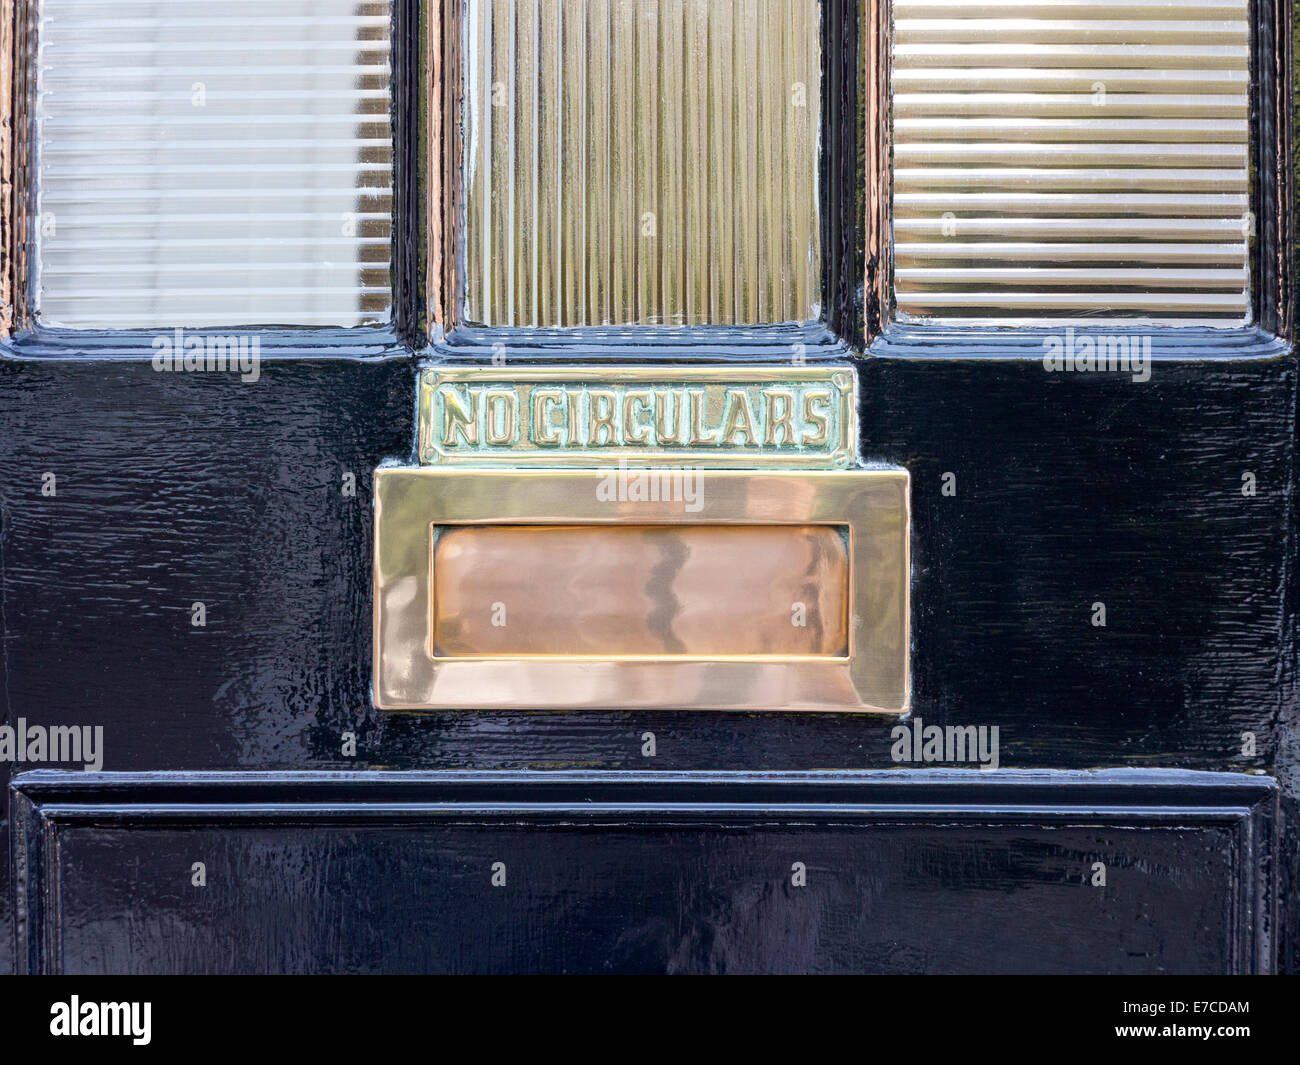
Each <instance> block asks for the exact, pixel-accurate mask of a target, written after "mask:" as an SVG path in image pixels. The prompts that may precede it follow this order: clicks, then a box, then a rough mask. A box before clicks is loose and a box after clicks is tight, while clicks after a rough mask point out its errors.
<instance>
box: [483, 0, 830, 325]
mask: <svg viewBox="0 0 1300 1065" xmlns="http://www.w3.org/2000/svg"><path fill="white" fill-rule="evenodd" d="M464 50H465V55H466V57H467V61H466V63H465V68H466V84H465V110H466V119H465V136H466V150H465V185H466V196H467V208H466V214H467V217H466V247H465V256H466V263H467V291H466V317H467V319H468V320H469V321H471V322H477V323H480V324H484V325H494V326H575V325H596V326H599V325H628V324H637V325H731V324H745V325H749V324H758V323H764V322H788V321H804V320H809V319H813V318H816V317H817V315H818V311H819V305H820V299H821V297H820V271H821V266H820V254H821V252H820V240H819V236H818V225H817V151H818V133H819V123H820V98H821V92H820V88H819V85H820V76H821V74H820V68H821V5H820V4H819V3H818V2H817V0H467V3H466V27H465V38H464Z"/></svg>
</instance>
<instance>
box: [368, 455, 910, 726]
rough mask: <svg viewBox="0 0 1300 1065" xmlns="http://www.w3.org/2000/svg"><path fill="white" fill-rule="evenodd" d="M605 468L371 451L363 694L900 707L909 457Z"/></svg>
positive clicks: (903, 700)
mask: <svg viewBox="0 0 1300 1065" xmlns="http://www.w3.org/2000/svg"><path fill="white" fill-rule="evenodd" d="M610 476H611V475H610V473H609V471H602V470H486V469H464V468H447V467H418V468H408V467H402V468H397V467H392V468H381V469H379V470H377V471H376V482H375V493H376V499H375V531H376V535H375V587H374V596H375V600H374V609H375V643H374V647H375V663H374V699H375V703H376V705H377V706H378V707H379V708H380V709H384V710H459V709H466V710H468V709H521V710H522V709H580V708H591V709H597V708H600V709H617V708H631V709H706V710H815V711H874V712H880V713H891V714H898V713H903V712H905V711H906V709H907V699H908V642H909V631H908V625H909V621H908V610H909V606H908V587H909V567H910V563H909V543H908V537H909V511H908V507H909V499H908V476H907V473H906V471H903V470H894V469H888V470H806V471H793V470H767V471H762V472H754V471H741V470H710V471H702V472H701V476H702V477H703V480H702V482H701V483H700V485H699V486H698V487H699V488H700V491H699V492H698V494H697V495H696V497H695V498H694V503H693V504H692V507H693V509H692V510H691V511H689V512H684V510H683V503H682V501H681V500H680V499H676V498H673V497H671V495H670V494H669V493H665V494H664V496H663V497H662V498H659V497H656V498H650V499H647V498H640V497H637V498H629V497H628V496H627V495H619V494H611V493H610V492H609V491H607V490H606V486H607V484H608V480H609V477H610ZM796 595H798V596H800V597H801V598H795V596H796ZM512 603H513V610H512ZM570 612H571V613H570ZM781 626H785V627H788V628H789V629H790V630H792V631H789V632H786V631H784V630H783V629H782V628H781ZM810 628H812V629H813V630H814V631H811V632H810V631H807V630H808V629H810Z"/></svg>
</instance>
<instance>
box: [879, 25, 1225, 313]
mask: <svg viewBox="0 0 1300 1065" xmlns="http://www.w3.org/2000/svg"><path fill="white" fill-rule="evenodd" d="M893 10H894V20H895V21H894V31H895V34H894V53H893V90H894V96H893V113H894V137H893V153H894V242H895V243H894V267H895V289H896V292H895V294H896V300H897V310H898V315H899V317H900V318H903V319H911V320H918V319H920V320H925V319H932V320H940V321H945V322H976V323H997V324H1017V323H1030V324H1033V323H1036V322H1055V321H1064V320H1068V321H1077V320H1078V319H1079V318H1100V319H1104V320H1105V321H1107V322H1116V321H1119V322H1124V321H1128V322H1153V323H1159V324H1172V325H1186V324H1202V325H1217V326H1232V325H1240V324H1242V323H1244V322H1245V320H1246V319H1247V317H1248V312H1249V305H1248V289H1249V279H1248V266H1247V253H1248V243H1247V241H1248V234H1249V222H1248V210H1249V203H1248V197H1247V182H1248V169H1249V167H1248V153H1249V143H1248V142H1249V134H1248V108H1247V91H1248V86H1249V76H1248V65H1249V51H1250V48H1249V39H1248V31H1249V26H1248V12H1247V6H1246V0H1150V2H1144V0H1137V2H1130V0H1021V2H1015V0H1004V2H1002V3H986V2H985V0H894V5H893Z"/></svg>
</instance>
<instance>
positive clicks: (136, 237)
mask: <svg viewBox="0 0 1300 1065" xmlns="http://www.w3.org/2000/svg"><path fill="white" fill-rule="evenodd" d="M39 13H40V24H39V30H38V36H39V43H40V51H39V59H38V62H37V78H38V84H37V97H36V121H37V126H38V144H37V152H38V167H39V174H38V181H37V189H38V196H39V205H38V211H39V218H38V220H37V224H36V229H37V238H36V239H37V247H38V257H37V258H38V264H37V265H38V269H39V274H38V276H37V284H36V293H35V298H36V310H37V315H38V319H39V321H40V322H41V323H42V324H44V325H50V326H68V327H103V328H130V327H141V328H149V327H156V326H194V327H203V326H214V325H277V324H278V325H288V326H328V325H334V326H355V325H361V324H366V323H377V322H383V321H387V320H388V319H389V318H390V317H391V314H390V304H391V283H390V276H389V259H390V253H389V242H390V238H391V232H392V193H391V187H392V136H391V132H390V128H389V113H390V110H391V108H390V88H389V85H390V75H391V72H390V64H389V58H390V52H391V44H390V29H389V26H390V19H391V11H390V7H389V4H388V3H386V2H364V0H111V2H110V0H40V3H39Z"/></svg>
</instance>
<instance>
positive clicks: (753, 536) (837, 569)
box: [432, 525, 849, 658]
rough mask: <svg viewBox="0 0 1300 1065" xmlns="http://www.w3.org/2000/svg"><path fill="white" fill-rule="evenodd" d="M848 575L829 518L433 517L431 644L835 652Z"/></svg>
mask: <svg viewBox="0 0 1300 1065" xmlns="http://www.w3.org/2000/svg"><path fill="white" fill-rule="evenodd" d="M521 576H522V578H523V579H521ZM848 581H849V554H848V544H847V530H843V529H842V528H841V527H837V526H834V525H455V526H451V525H440V526H435V528H434V545H433V589H434V592H433V597H432V598H433V611H434V619H433V653H434V655H435V657H438V658H458V657H466V656H473V655H480V656H482V655H487V656H495V657H518V656H522V655H591V656H595V657H601V658H629V657H636V656H641V657H656V658H669V657H679V656H688V657H690V656H693V657H702V658H724V657H735V656H744V655H754V656H767V657H778V658H798V657H803V656H817V657H840V658H842V657H845V656H847V654H848V644H849V636H848V617H847V613H846V609H845V608H846V604H847V599H848Z"/></svg>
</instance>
